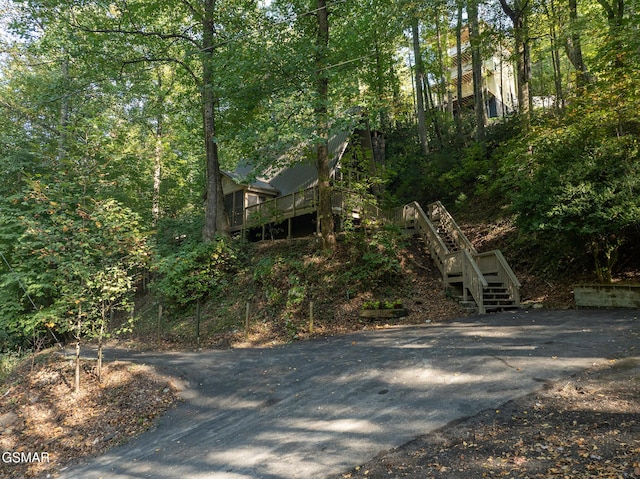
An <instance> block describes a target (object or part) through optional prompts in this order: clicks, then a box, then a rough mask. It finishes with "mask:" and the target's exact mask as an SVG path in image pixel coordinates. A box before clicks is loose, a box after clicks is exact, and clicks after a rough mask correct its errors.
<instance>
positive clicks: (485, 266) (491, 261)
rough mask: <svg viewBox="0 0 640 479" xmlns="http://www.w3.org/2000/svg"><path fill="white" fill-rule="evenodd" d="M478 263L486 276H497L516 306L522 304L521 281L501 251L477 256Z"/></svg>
mask: <svg viewBox="0 0 640 479" xmlns="http://www.w3.org/2000/svg"><path fill="white" fill-rule="evenodd" d="M475 260H476V263H478V266H479V267H480V270H481V271H483V272H484V274H485V275H495V276H496V278H497V280H498V281H500V282H501V283H502V284H503V285H504V286H505V287H506V288H507V291H508V292H509V295H510V297H511V298H512V299H513V300H514V301H515V303H516V304H520V286H521V284H520V281H518V278H516V275H515V274H514V272H513V270H512V269H511V267H510V266H509V263H507V260H506V259H505V257H504V256H503V254H502V252H501V251H500V250H493V251H488V252H486V253H480V254H477V255H476V256H475Z"/></svg>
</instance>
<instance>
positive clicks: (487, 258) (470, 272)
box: [391, 201, 520, 313]
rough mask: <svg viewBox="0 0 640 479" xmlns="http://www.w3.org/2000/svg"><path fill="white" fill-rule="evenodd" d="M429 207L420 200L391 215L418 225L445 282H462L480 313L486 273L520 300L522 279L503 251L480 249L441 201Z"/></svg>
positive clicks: (407, 224) (465, 295)
mask: <svg viewBox="0 0 640 479" xmlns="http://www.w3.org/2000/svg"><path fill="white" fill-rule="evenodd" d="M427 209H428V211H429V214H428V215H427V214H426V213H425V212H424V210H423V209H422V208H421V206H420V205H419V204H418V203H417V202H413V203H409V204H407V205H405V206H403V207H402V208H400V209H397V210H395V212H394V213H393V214H392V215H391V219H392V220H393V221H394V222H396V224H399V225H400V226H403V227H405V228H415V230H416V232H417V233H418V234H420V236H422V238H423V239H424V241H425V244H426V245H427V248H428V250H429V254H430V255H431V257H432V258H433V260H434V262H435V263H436V265H437V266H438V269H439V270H440V273H441V274H442V278H443V282H444V283H445V284H451V283H462V291H463V293H462V294H463V300H465V301H467V300H468V295H469V294H471V297H472V298H473V300H474V301H475V303H476V305H477V306H478V312H479V313H486V308H485V305H484V296H483V292H484V289H485V288H488V287H489V282H488V281H487V278H486V276H491V277H492V278H495V280H496V281H499V282H500V283H501V284H502V285H503V286H504V287H506V288H507V292H508V293H509V296H510V298H511V299H513V301H514V303H515V304H516V305H518V304H520V292H519V288H520V282H519V281H518V279H517V278H516V276H515V274H514V273H513V270H512V269H511V267H510V266H509V264H508V263H507V260H506V259H505V258H504V256H503V255H502V253H501V252H500V251H498V250H494V251H489V252H487V253H478V252H477V250H476V249H475V247H474V246H473V245H472V244H471V242H470V241H469V239H468V238H467V237H466V236H465V234H464V233H463V232H462V230H461V229H460V227H459V226H458V224H457V223H456V222H455V220H454V219H453V217H452V216H451V214H450V213H449V212H448V211H447V210H446V208H445V207H444V206H443V205H442V203H440V202H439V201H438V202H436V203H432V204H430V205H429V206H428V207H427ZM432 219H433V220H435V221H437V223H438V225H439V226H440V227H442V228H444V229H445V230H446V233H447V234H448V235H449V236H450V237H451V238H453V240H454V242H455V243H456V247H457V248H459V250H458V251H449V249H448V248H447V246H446V244H445V243H444V241H443V240H442V237H441V235H440V233H441V232H439V231H438V227H437V226H436V225H434V221H432Z"/></svg>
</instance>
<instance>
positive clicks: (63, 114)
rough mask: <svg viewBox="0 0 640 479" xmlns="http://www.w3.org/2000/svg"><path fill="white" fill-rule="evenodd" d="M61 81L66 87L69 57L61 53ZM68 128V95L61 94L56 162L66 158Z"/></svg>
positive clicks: (65, 93)
mask: <svg viewBox="0 0 640 479" xmlns="http://www.w3.org/2000/svg"><path fill="white" fill-rule="evenodd" d="M61 73H62V80H63V81H64V84H65V85H67V84H68V82H69V56H68V55H67V53H66V52H65V51H63V59H62V66H61ZM68 126H69V95H68V94H67V92H64V93H63V96H62V102H61V104H60V126H59V129H60V133H59V135H58V154H57V158H58V161H61V160H62V159H63V158H65V157H66V156H67V146H68V145H67V141H68V140H67V138H68V134H67V127H68Z"/></svg>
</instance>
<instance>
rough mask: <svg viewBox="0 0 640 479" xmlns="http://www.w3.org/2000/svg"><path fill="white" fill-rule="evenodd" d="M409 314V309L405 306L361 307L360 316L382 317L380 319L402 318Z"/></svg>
mask: <svg viewBox="0 0 640 479" xmlns="http://www.w3.org/2000/svg"><path fill="white" fill-rule="evenodd" d="M406 315H407V310H406V309H405V308H398V309H361V310H360V317H361V318H380V319H388V318H402V317H404V316H406Z"/></svg>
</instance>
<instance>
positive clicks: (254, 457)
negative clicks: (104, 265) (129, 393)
mask: <svg viewBox="0 0 640 479" xmlns="http://www.w3.org/2000/svg"><path fill="white" fill-rule="evenodd" d="M638 317H640V311H636V310H574V311H559V312H558V311H546V310H539V311H531V312H527V311H517V312H505V313H499V314H492V315H484V316H472V317H468V318H464V319H461V320H459V321H456V322H453V323H447V324H428V325H424V326H412V327H396V328H392V329H387V330H378V331H364V332H361V333H357V334H351V335H348V336H341V337H334V338H328V339H319V340H314V341H308V342H300V343H294V344H290V345H286V346H281V347H275V348H271V349H234V350H225V351H205V352H197V353H195V352H194V353H163V354H133V355H132V354H130V353H127V352H121V351H112V352H111V357H112V358H117V359H127V360H133V361H136V362H140V363H147V364H153V365H156V366H158V367H160V368H162V369H164V371H166V372H168V373H169V374H172V375H174V376H175V377H179V378H181V380H182V382H183V383H184V384H185V390H184V391H183V393H182V395H183V397H184V402H183V403H182V404H181V405H180V406H179V407H177V408H176V409H174V410H172V411H170V412H169V413H168V414H167V415H166V416H164V417H163V418H162V419H161V420H160V422H159V424H158V426H157V427H156V428H154V429H152V430H151V431H149V432H147V433H145V434H143V435H142V436H140V437H139V438H137V439H135V440H134V441H132V442H130V443H129V444H127V445H125V446H122V447H119V448H116V449H113V450H112V451H110V452H109V453H107V454H105V455H103V456H100V457H96V458H91V459H88V460H87V462H86V464H81V465H78V466H75V467H73V468H71V469H68V470H66V471H63V472H62V474H61V477H63V478H81V479H97V478H102V479H116V478H117V479H121V478H122V479H124V478H131V479H132V478H147V477H150V478H156V479H164V478H181V479H190V478H198V479H200V478H231V479H241V478H243V479H248V478H266V479H289V478H322V477H326V476H328V475H331V474H337V473H339V472H341V471H345V470H348V469H350V468H353V467H354V466H355V465H357V464H361V463H363V462H365V461H367V460H368V459H371V458H373V457H374V456H375V455H377V454H378V453H379V452H381V451H383V450H387V449H390V448H392V447H395V446H399V445H401V444H404V443H406V442H407V441H409V440H411V439H413V438H414V437H416V436H418V435H421V434H426V433H428V432H430V431H433V430H434V429H437V428H440V427H442V426H444V425H446V424H447V423H449V422H451V421H455V420H458V419H461V418H464V417H467V416H472V415H474V414H476V413H478V412H480V411H482V410H484V409H487V408H496V407H498V406H499V405H500V404H502V403H504V402H506V401H508V400H510V399H514V398H516V397H519V396H522V395H525V394H528V393H530V392H533V391H535V390H537V389H539V388H542V387H544V384H545V383H546V382H548V381H555V380H559V379H562V378H564V377H569V376H571V375H572V374H575V373H576V372H578V371H580V370H582V369H585V368H588V367H590V366H592V365H593V364H595V363H598V362H601V361H604V360H606V359H607V358H615V357H619V356H624V355H626V354H628V352H629V351H632V352H633V348H636V347H638V348H640V342H639V340H638V335H639V334H640V321H639V320H637V318H638ZM637 354H638V353H637V350H636V352H635V355H637Z"/></svg>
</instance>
